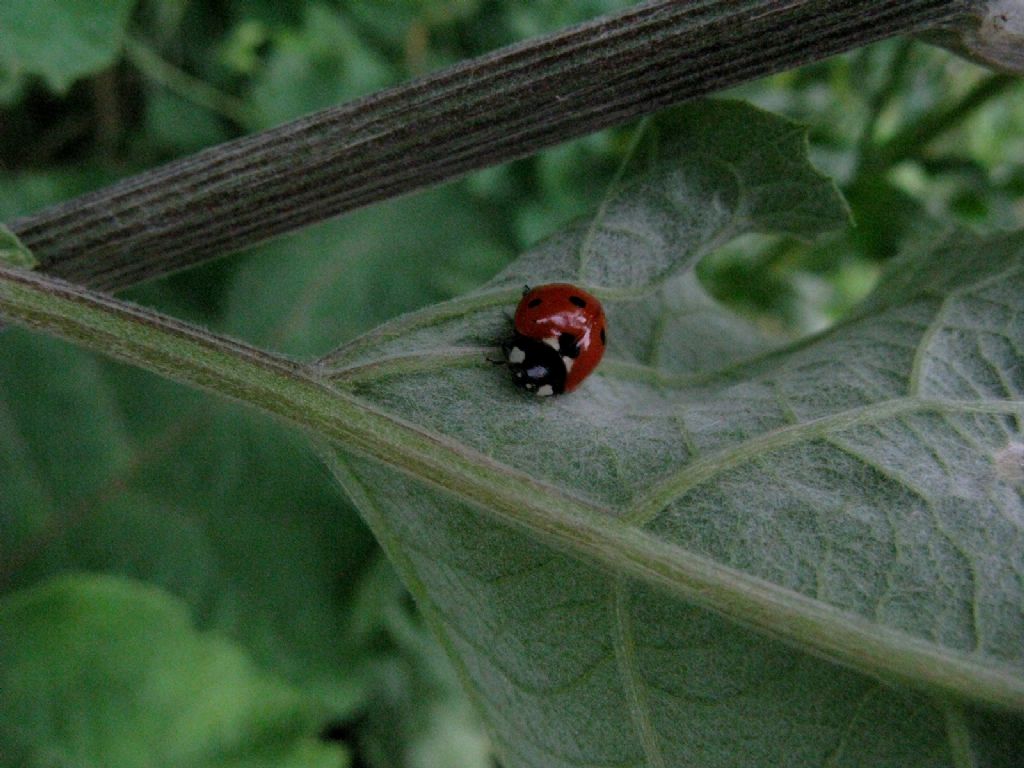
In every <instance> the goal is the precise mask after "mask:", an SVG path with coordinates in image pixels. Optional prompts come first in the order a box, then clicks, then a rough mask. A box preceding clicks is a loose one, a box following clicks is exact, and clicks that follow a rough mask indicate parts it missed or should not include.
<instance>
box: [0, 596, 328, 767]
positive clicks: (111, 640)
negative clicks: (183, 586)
mask: <svg viewBox="0 0 1024 768" xmlns="http://www.w3.org/2000/svg"><path fill="white" fill-rule="evenodd" d="M0 709H2V711H3V712H4V717H3V718H2V719H0V754H2V755H3V756H4V762H5V763H6V764H8V765H44V764H45V765H76V766H97V767H98V766H104V767H105V768H122V767H124V768H128V767H129V766H150V765H191V766H204V767H208V768H214V767H215V766H224V767H225V768H227V767H228V766H231V768H243V767H246V768H256V767H257V766H267V767H268V768H269V766H289V767H292V768H328V767H329V766H331V767H333V768H341V766H345V765H348V759H347V755H346V754H345V752H344V751H343V750H341V749H340V748H338V747H337V746H334V745H330V744H324V743H322V742H320V741H319V740H318V739H317V730H318V727H319V723H320V719H319V713H318V712H317V710H316V708H315V707H313V706H311V705H310V700H309V699H308V698H304V697H303V696H302V695H301V694H300V693H299V692H298V691H297V690H295V689H292V688H289V687H288V686H287V685H286V684H284V683H283V682H281V681H280V680H277V679H274V678H272V677H268V676H266V675H264V674H262V673H260V672H259V671H258V670H257V668H256V667H255V666H254V665H253V664H252V662H251V661H250V660H249V659H248V658H247V656H246V655H245V654H244V653H243V652H242V651H241V650H240V649H239V648H238V647H236V646H234V645H232V644H231V643H229V642H227V641H226V640H225V639H224V638H222V637H218V636H216V635H213V634H204V633H200V632H197V631H196V630H195V628H194V627H193V626H192V622H191V619H190V616H189V613H188V611H187V610H186V608H185V606H184V605H183V604H182V603H180V602H179V601H177V600H175V599H173V598H171V597H170V596H168V595H167V594H166V593H163V592H161V591H159V590H157V589H154V588H152V587H147V586H144V585H141V584H139V583H137V582H133V581H128V580H122V579H115V578H111V577H98V576H67V577H63V578H59V579H56V580H54V581H51V582H48V583H45V584H42V585H40V586H38V587H35V588H32V589H29V590H24V591H21V592H17V593H13V594H11V595H8V596H6V597H4V598H3V599H2V600H0Z"/></svg>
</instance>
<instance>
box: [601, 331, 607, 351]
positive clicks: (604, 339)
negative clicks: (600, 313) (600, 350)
mask: <svg viewBox="0 0 1024 768" xmlns="http://www.w3.org/2000/svg"><path fill="white" fill-rule="evenodd" d="M607 343H608V340H607V339H606V338H605V335H604V328H602V329H601V346H602V347H603V346H604V345H605V344H607Z"/></svg>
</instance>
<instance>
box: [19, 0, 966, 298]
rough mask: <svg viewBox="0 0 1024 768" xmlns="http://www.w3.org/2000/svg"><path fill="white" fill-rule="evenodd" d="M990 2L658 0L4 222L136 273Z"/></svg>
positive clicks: (103, 273)
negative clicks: (980, 3)
mask: <svg viewBox="0 0 1024 768" xmlns="http://www.w3.org/2000/svg"><path fill="white" fill-rule="evenodd" d="M978 4H979V3H978V2H975V1H974V0H885V1H882V0H697V1H695V0H686V1H683V0H656V1H655V2H648V3H643V4H640V5H638V6H636V7H634V8H631V9H629V10H627V11H625V12H623V13H619V14H617V15H613V16H606V17H603V18H600V19H597V20H595V21H592V22H590V23H587V24H583V25H580V26H577V27H574V28H571V29H568V30H565V31H563V32H560V33H558V34H554V35H551V36H547V37H542V38H538V39H536V40H531V41H529V42H527V43H525V44H521V45H515V46H512V47H509V48H505V49H503V50H500V51H497V52H495V53H492V54H489V55H486V56H482V57H480V58H478V59H474V60H471V61H468V62H464V63H462V64H459V65H456V66H453V67H449V68H447V69H444V70H442V71H440V72H437V73H435V74H432V75H429V76H427V77H424V78H421V79H418V80H415V81H412V82H410V83H407V84H405V85H401V86H398V87H396V88H392V89H390V90H386V91H382V92H380V93H377V94H374V95H372V96H369V97H367V98H364V99H361V100H358V101H355V102H353V103H350V104H347V105H343V106H340V107H336V108H333V109H328V110H325V111H322V112H318V113H316V114H312V115H309V116H306V117H303V118H300V119H299V120H296V121H294V122H291V123H287V124H285V125H282V126H279V127H277V128H274V129H272V130H269V131H266V132H264V133H260V134H256V135H253V136H248V137H245V138H241V139H238V140H235V141H232V142H228V143H226V144H222V145H220V146H217V147H213V148H211V149H208V150H206V151H204V152H200V153H199V154H196V155H193V156H190V157H186V158H183V159H181V160H178V161H176V162H173V163H171V164H169V165H166V166H163V167H160V168H156V169H154V170H151V171H148V172H146V173H143V174H141V175H139V176H135V177H133V178H129V179H126V180H124V181H121V182H119V183H117V184H115V185H113V186H110V187H107V188H105V189H102V190H99V191H97V192H94V193H91V194H88V195H84V196H82V197H79V198H76V199H74V200H71V201H68V202H66V203H63V204H61V205H57V206H54V207H52V208H48V209H46V210H43V211H41V212H39V213H36V214H34V215H31V216H28V217H25V218H21V219H18V220H16V221H13V222H10V224H9V226H10V228H11V229H12V230H13V231H14V232H15V233H16V234H17V235H18V236H19V237H21V238H22V240H23V241H24V242H25V244H26V245H27V246H28V247H29V248H30V249H31V250H32V251H33V252H34V253H35V254H36V256H37V257H38V258H39V260H40V262H41V265H42V267H41V268H42V269H43V270H44V271H46V272H48V273H50V274H54V275H57V276H61V277H64V278H66V279H69V280H73V281H75V282H79V283H82V284H86V285H92V286H96V287H101V288H106V289H114V288H120V287H125V286H128V285H132V284H134V283H137V282H140V281H142V280H145V279H148V278H152V277H154V276H157V275H161V274H164V273H167V272H170V271H173V270H178V269H182V268H184V267H187V266H190V265H193V264H196V263H199V262H201V261H204V260H207V259H210V258H213V257H216V256H220V255H223V254H226V253H228V252H231V251H236V250H238V249H240V248H244V247H246V246H249V245H252V244H254V243H257V242H260V241H262V240H265V239H267V238H269V237H272V236H274V235H278V234H281V233H284V232H288V231H291V230H294V229H296V228H298V227H302V226H305V225H308V224H312V223H315V222H318V221H322V220H324V219H327V218H329V217H332V216H336V215H338V214H340V213H343V212H345V211H348V210H352V209H353V208H357V207H359V206H363V205H366V204H368V203H371V202H374V201H377V200H382V199H385V198H389V197H394V196H396V195H401V194H403V193H406V192H409V191H411V190H414V189H417V188H420V187H423V186H426V185H429V184H435V183H438V182H441V181H445V180H450V179H453V178H456V177H458V176H461V175H463V174H465V173H467V172H469V171H472V170H475V169H479V168H484V167H487V166H491V165H495V164H497V163H501V162H505V161H507V160H510V159H513V158H517V157H523V156H526V155H529V154H532V153H535V152H537V151H538V150H540V149H541V148H543V147H547V146H550V145H552V144H555V143H558V142H561V141H565V140H567V139H570V138H574V137H578V136H582V135H585V134H588V133H591V132H593V131H596V130H598V129H601V128H605V127H608V126H612V125H618V124H621V123H623V122H626V121H629V120H632V119H634V118H636V117H639V116H641V115H645V114H648V113H651V112H654V111H656V110H658V109H660V108H662V107H665V106H667V105H669V104H673V103H677V102H680V101H684V100H686V99H690V98H693V97H696V96H701V95H704V94H709V93H714V92H716V91H720V90H722V89H724V88H727V87H729V86H733V85H736V84H739V83H743V82H746V81H748V80H751V79H754V78H758V77H762V76H764V75H767V74H771V73H774V72H779V71H783V70H786V69H790V68H793V67H796V66H799V65H801V64H804V63H807V62H812V61H817V60H820V59H822V58H825V57H828V56H831V55H833V54H836V53H840V52H842V51H847V50H850V49H852V48H855V47H858V46H862V45H865V44H866V43H870V42H873V41H876V40H881V39H884V38H887V37H891V36H893V35H900V34H910V33H915V32H923V31H925V30H931V29H936V28H956V27H957V26H958V24H960V23H962V22H963V20H964V19H966V18H967V15H968V13H969V11H970V10H971V9H973V8H975V7H976V6H977V5H978ZM131 51H132V55H133V56H135V57H136V58H138V57H139V56H140V55H142V54H143V52H142V51H141V50H140V49H138V48H137V47H133V48H131ZM145 61H146V62H150V58H145Z"/></svg>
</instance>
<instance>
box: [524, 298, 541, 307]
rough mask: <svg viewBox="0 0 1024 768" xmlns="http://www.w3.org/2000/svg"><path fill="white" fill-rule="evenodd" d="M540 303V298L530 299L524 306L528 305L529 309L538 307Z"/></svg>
mask: <svg viewBox="0 0 1024 768" xmlns="http://www.w3.org/2000/svg"><path fill="white" fill-rule="evenodd" d="M540 304H541V300H540V299H532V300H531V301H530V302H529V303H527V305H526V306H528V307H529V308H530V309H533V308H534V307H539V306H540Z"/></svg>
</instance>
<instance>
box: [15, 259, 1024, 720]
mask: <svg viewBox="0 0 1024 768" xmlns="http://www.w3.org/2000/svg"><path fill="white" fill-rule="evenodd" d="M0 316H4V317H6V318H7V319H9V320H11V321H13V322H16V323H19V324H22V325H25V326H28V327H31V328H36V329H40V330H44V331H47V332H49V333H52V334H56V335H59V336H63V337H65V338H67V339H70V340H72V341H74V342H77V343H79V344H81V345H82V346H85V347H87V348H90V349H93V350H96V351H100V352H103V353H105V354H108V355H111V356H113V357H116V358H119V359H122V360H126V361H128V362H130V363H133V364H135V365H138V366H140V367H143V368H146V369H148V370H151V371H155V372H157V373H161V374H163V375H165V376H168V377H170V378H174V379H177V380H179V381H183V382H187V383H190V384H193V385H197V386H200V387H203V388H205V389H208V390H210V391H213V392H216V393H219V394H222V395H226V396H229V397H234V398H236V399H238V400H241V401H244V402H246V403H249V404H250V405H253V406H256V407H257V408H260V409H261V410H263V411H266V412H268V413H271V414H275V415H277V416H279V417H282V418H284V419H286V420H288V421H290V422H292V423H294V424H296V425H299V426H301V427H304V428H306V429H308V430H310V431H312V432H314V433H316V434H317V435H319V436H321V437H323V438H326V439H328V440H331V441H332V442H334V443H336V444H338V445H340V446H342V447H343V448H344V449H345V450H348V451H353V452H355V453H357V454H360V455H363V456H367V457H370V458H372V459H375V460H377V461H380V462H383V463H385V464H387V465H388V466H390V467H391V468H393V469H395V470H397V471H400V472H403V473H405V474H407V475H409V476H411V477H413V478H416V479H418V480H420V481H422V482H425V483H430V484H432V485H434V486H436V487H439V488H441V489H442V490H444V491H446V492H449V493H451V494H454V495H455V496H456V497H458V498H460V499H462V500H464V501H466V502H468V503H472V504H474V505H476V506H479V507H480V508H482V509H483V510H485V511H486V512H488V513H489V514H491V515H493V516H494V517H495V518H497V520H499V521H500V522H501V523H503V524H506V525H511V526H514V527H516V528H518V529H520V530H525V531H527V532H528V533H529V534H530V535H532V536H534V537H536V538H538V539H540V540H543V541H545V542H547V543H548V544H550V545H552V546H556V547H558V548H560V549H562V550H564V551H566V552H568V553H570V554H572V555H573V556H576V557H581V558H584V559H587V560H588V561H590V562H595V563H599V564H601V565H603V566H605V567H606V568H608V569H609V570H610V571H612V572H613V573H615V574H617V575H619V576H620V577H623V578H630V579H638V580H640V581H642V582H645V583H649V584H653V585H656V586H659V587H661V588H664V589H667V590H669V591H670V592H672V593H674V594H676V595H677V596H679V597H681V598H682V599H683V600H686V601H688V602H690V603H693V604H696V605H700V606H702V607H704V608H707V609H709V610H712V611H715V612H716V613H719V614H721V615H724V616H726V617H728V618H729V619H731V620H733V621H736V622H739V623H741V624H743V625H745V626H748V627H751V628H754V629H756V630H759V631H761V632H765V633H768V634H770V635H772V636H774V637H777V638H779V639H781V640H783V641H785V642H787V643H789V644H791V645H795V646H797V647H800V648H802V649H805V650H808V651H810V652H812V653H816V654H819V655H823V656H826V657H828V658H830V659H833V660H836V661H838V662H840V663H842V664H845V665H847V666H851V667H853V668H855V669H858V670H860V671H862V672H864V673H867V674H870V675H873V676H876V677H880V678H883V679H887V680H895V681H900V682H903V683H906V684H909V685H913V686H915V687H918V688H925V689H928V690H931V691H938V692H940V693H941V694H943V695H950V696H955V697H958V698H967V699H970V700H974V701H980V702H983V703H985V704H987V705H990V706H996V707H1000V708H1007V709H1012V710H1016V711H1021V712H1024V677H1022V676H1021V675H1020V673H1019V670H1016V671H1015V670H1013V669H1010V668H1008V667H1001V666H999V665H994V664H988V663H985V662H984V661H982V660H978V659H975V658H971V657H968V656H966V655H964V654H960V653H957V652H955V651H951V650H949V649H945V648H942V647H941V646H938V645H935V644H932V643H929V642H927V641H925V640H922V639H920V638H916V637H913V636H910V635H908V634H906V633H903V632H900V631H898V630H894V629H891V628H888V627H885V626H883V625H879V624H876V623H873V622H871V621H869V620H867V619H865V618H863V617H860V616H857V615H855V614H851V613H848V612H845V611H841V610H838V609H836V608H834V607H832V606H830V605H828V604H826V603H823V602H820V601H818V600H814V599H813V598H810V597H808V596H805V595H802V594H799V593H797V592H793V591H792V590H789V589H786V588H784V587H780V586H778V585H776V584H772V583H770V582H766V581H763V580H761V579H759V578H756V577H754V576H751V575H749V574H746V573H743V572H741V571H737V570H734V569H732V568H729V567H726V566H723V565H721V564H719V563H717V562H715V561H714V560H711V559H708V558H705V557H702V556H700V555H697V554H694V553H692V552H688V551H686V550H683V549H681V548H679V547H677V546H675V545H673V544H670V543H667V542H664V541H662V540H660V539H658V538H656V537H655V536H653V535H652V534H650V533H648V532H646V531H645V530H644V529H643V528H642V527H640V526H637V525H632V524H630V523H629V522H628V521H624V520H621V519H617V518H616V516H615V515H613V514H612V513H611V511H610V510H607V509H603V508H600V507H598V506H595V505H593V504H590V503H588V502H585V501H582V500H580V499H578V498H575V497H573V496H571V495H568V494H566V493H564V492H563V491H561V490H560V489H558V488H556V487H554V486H551V485H548V484H546V483H543V482H540V481H538V480H536V479H534V478H533V477H531V476H529V475H527V474H524V473H522V472H520V471H518V470H516V469H514V468H512V467H509V466H507V465H503V464H500V463H498V462H496V461H494V460H493V459H491V458H489V457H487V456H485V455H483V454H480V453H478V452H476V451H474V450H472V449H470V448H467V447H465V446H463V445H460V444H458V443H456V442H454V441H451V440H449V439H448V438H446V437H445V436H443V435H440V434H437V433H433V432H429V431H425V430H423V429H421V428H419V427H417V426H416V425H414V424H411V423H409V422H405V421H402V420H400V419H397V418H395V417H393V416H390V415H389V414H387V413H384V412H382V411H380V410H378V409H376V408H375V407H373V406H372V405H370V404H368V403H366V402H363V401H361V400H359V399H357V398H355V397H352V396H350V395H348V394H346V393H343V392H340V391H338V390H336V389H333V388H331V387H330V386H329V385H327V384H326V383H324V382H323V381H322V380H320V379H318V378H317V376H316V375H315V374H314V372H313V371H314V369H313V368H312V367H311V366H306V365H302V364H299V363H295V362H292V361H288V360H285V359H282V358H279V357H276V356H274V355H270V354H268V353H266V352H262V351H260V350H258V349H255V348H253V347H250V346H248V345H245V344H242V343H239V342H236V341H232V340H229V339H225V338H223V337H219V336H216V335H214V334H210V333H208V332H205V331H202V330H199V329H197V328H193V327H191V326H189V325H186V324H184V323H181V322H179V321H176V320H173V319H171V318H167V317H164V316H162V315H159V314H157V313H155V312H151V311H148V310H144V309H141V308H138V307H134V306H131V305H129V304H125V303H123V302H120V301H118V300H116V299H113V298H111V297H109V296H105V295H102V294H97V293H94V292H91V291H88V290H87V289H84V288H81V287H79V286H74V285H71V284H68V283H65V282H63V281H60V280H57V279H54V278H51V277H47V276H44V275H40V274H38V273H35V272H30V271H26V270H19V269H8V268H4V267H0ZM972 405H973V407H977V404H971V403H967V404H962V403H953V404H947V403H938V402H930V401H926V400H918V399H913V398H911V399H907V400H906V401H905V402H904V401H900V402H899V403H897V404H895V405H892V406H891V407H890V410H891V409H892V408H898V409H904V410H915V409H916V410H921V411H929V410H933V411H935V410H938V411H941V410H942V409H943V408H954V407H955V408H958V409H961V408H970V407H972ZM991 407H996V405H995V404H994V405H992V406H991ZM1001 407H1011V404H1005V403H1004V404H1002V406H1001ZM1012 407H1016V406H1012ZM882 411H883V415H885V414H888V411H886V410H885V409H884V408H883V409H882ZM860 416H861V415H856V416H855V417H856V418H859V417H860Z"/></svg>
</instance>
